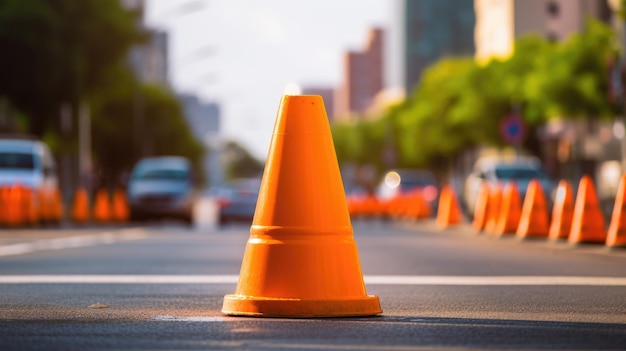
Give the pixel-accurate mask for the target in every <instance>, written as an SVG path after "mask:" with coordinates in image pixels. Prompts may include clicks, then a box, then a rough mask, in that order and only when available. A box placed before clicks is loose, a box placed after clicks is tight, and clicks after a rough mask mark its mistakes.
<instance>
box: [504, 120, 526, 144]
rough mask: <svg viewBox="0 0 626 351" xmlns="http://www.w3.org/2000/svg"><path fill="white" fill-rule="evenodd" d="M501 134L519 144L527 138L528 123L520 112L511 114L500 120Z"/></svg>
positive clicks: (510, 141) (509, 140)
mask: <svg viewBox="0 0 626 351" xmlns="http://www.w3.org/2000/svg"><path fill="white" fill-rule="evenodd" d="M500 136H501V137H502V139H503V140H504V141H505V142H507V143H510V144H514V145H519V144H521V143H522V142H523V141H524V139H525V138H526V125H525V124H524V120H523V119H522V117H521V116H520V115H518V114H511V115H508V116H507V117H505V118H503V119H502V121H501V122H500Z"/></svg>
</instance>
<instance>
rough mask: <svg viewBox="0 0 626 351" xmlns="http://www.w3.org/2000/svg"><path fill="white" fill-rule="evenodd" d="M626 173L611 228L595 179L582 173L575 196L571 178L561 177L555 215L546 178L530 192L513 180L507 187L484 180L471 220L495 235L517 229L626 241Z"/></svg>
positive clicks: (523, 233)
mask: <svg viewBox="0 0 626 351" xmlns="http://www.w3.org/2000/svg"><path fill="white" fill-rule="evenodd" d="M625 192H626V175H624V176H623V177H622V180H621V182H620V186H619V189H618V194H617V196H616V198H615V205H614V209H613V214H612V216H611V222H610V225H609V228H608V232H607V230H606V227H605V221H604V216H603V214H602V211H601V209H600V205H599V202H598V197H597V195H596V190H595V187H594V185H593V181H592V180H591V178H590V177H589V176H583V177H582V178H581V180H580V184H579V186H578V192H577V194H576V198H574V194H573V191H572V187H571V186H570V184H569V183H568V182H567V181H565V180H562V181H561V182H559V185H558V188H557V194H556V199H555V202H554V207H553V209H552V217H551V218H550V209H549V208H548V205H547V201H546V198H545V195H544V193H543V190H542V188H541V184H540V183H539V181H537V180H533V181H531V182H530V183H529V184H528V189H527V191H526V196H525V198H524V199H523V202H522V199H521V198H520V193H519V191H518V188H517V186H516V184H515V183H514V182H511V183H508V184H506V185H505V186H504V187H502V186H495V187H493V188H490V187H489V186H488V185H486V184H485V185H483V187H482V188H481V191H480V193H479V197H478V200H477V202H476V210H475V212H474V220H473V222H472V226H473V228H474V229H475V230H476V231H484V232H486V233H488V234H492V235H507V234H514V235H516V236H517V237H519V238H530V237H535V238H549V239H551V240H558V239H567V240H568V241H569V242H570V243H572V244H576V243H605V244H606V245H607V246H622V245H626V212H625V208H624V200H625V195H626V194H625Z"/></svg>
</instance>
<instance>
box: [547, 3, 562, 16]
mask: <svg viewBox="0 0 626 351" xmlns="http://www.w3.org/2000/svg"><path fill="white" fill-rule="evenodd" d="M546 10H547V11H548V15H550V16H551V17H558V16H559V10H560V8H559V3H558V2H556V1H549V2H548V5H547V6H546Z"/></svg>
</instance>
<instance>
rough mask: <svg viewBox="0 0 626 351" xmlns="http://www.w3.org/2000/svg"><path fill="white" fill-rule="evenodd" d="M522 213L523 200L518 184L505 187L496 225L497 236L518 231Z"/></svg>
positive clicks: (510, 183) (508, 184) (513, 183)
mask: <svg viewBox="0 0 626 351" xmlns="http://www.w3.org/2000/svg"><path fill="white" fill-rule="evenodd" d="M521 211H522V200H521V198H520V194H519V190H518V188H517V184H516V183H515V182H513V181H511V182H508V183H507V184H506V185H505V186H504V190H503V193H502V206H500V213H499V216H498V221H497V223H496V229H495V234H498V235H503V234H511V233H515V232H516V231H517V227H518V226H519V220H520V216H521Z"/></svg>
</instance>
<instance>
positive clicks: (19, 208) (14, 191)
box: [7, 184, 27, 227]
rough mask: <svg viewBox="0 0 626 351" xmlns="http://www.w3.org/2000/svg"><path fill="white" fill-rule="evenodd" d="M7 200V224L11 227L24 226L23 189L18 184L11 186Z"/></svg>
mask: <svg viewBox="0 0 626 351" xmlns="http://www.w3.org/2000/svg"><path fill="white" fill-rule="evenodd" d="M8 199H9V201H8V208H7V224H8V225H9V226H13V227H15V226H18V225H21V224H24V222H25V221H26V217H27V212H26V207H25V202H26V201H25V196H24V188H23V187H22V186H21V185H20V184H13V185H12V186H11V188H10V190H9V196H8Z"/></svg>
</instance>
